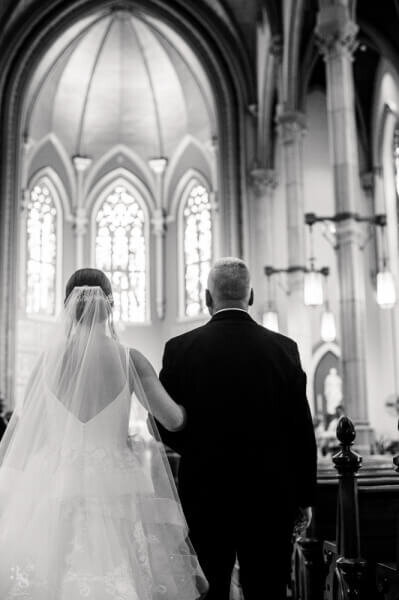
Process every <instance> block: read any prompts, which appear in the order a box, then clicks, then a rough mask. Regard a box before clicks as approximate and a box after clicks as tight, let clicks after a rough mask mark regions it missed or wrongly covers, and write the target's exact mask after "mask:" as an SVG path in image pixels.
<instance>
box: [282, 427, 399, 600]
mask: <svg viewBox="0 0 399 600" xmlns="http://www.w3.org/2000/svg"><path fill="white" fill-rule="evenodd" d="M355 437H356V432H355V429H354V426H353V424H352V422H351V421H350V419H349V418H347V417H342V418H341V419H340V421H339V424H338V428H337V438H338V440H339V442H340V449H339V451H338V452H337V453H336V454H335V455H334V456H333V457H332V463H333V468H328V467H327V466H326V465H324V466H323V467H321V468H320V469H319V476H318V498H317V501H316V506H315V507H314V519H313V522H312V525H311V527H310V528H309V530H308V532H307V536H309V537H302V538H298V539H297V540H295V543H294V553H293V567H292V596H293V598H295V599H296V600H355V599H356V600H398V599H399V478H398V477H397V476H395V474H394V472H393V470H392V464H391V463H390V461H389V460H387V459H386V458H384V457H380V456H378V457H376V456H374V457H373V456H367V457H365V458H364V462H363V461H362V458H361V457H360V456H359V455H358V454H357V453H356V452H355V451H354V450H353V443H354V441H355ZM393 460H394V466H395V470H396V471H397V472H398V473H399V455H398V456H396V457H394V459H393ZM334 471H335V473H334ZM334 523H335V526H334Z"/></svg>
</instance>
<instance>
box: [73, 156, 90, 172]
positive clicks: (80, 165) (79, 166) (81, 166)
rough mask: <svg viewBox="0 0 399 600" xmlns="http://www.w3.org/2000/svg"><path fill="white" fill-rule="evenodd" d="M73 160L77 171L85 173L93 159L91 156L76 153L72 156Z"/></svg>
mask: <svg viewBox="0 0 399 600" xmlns="http://www.w3.org/2000/svg"><path fill="white" fill-rule="evenodd" d="M72 162H73V166H74V167H75V170H76V171H77V173H84V172H85V171H87V169H88V168H89V167H90V165H91V163H92V162H93V159H92V158H90V156H79V155H78V154H75V156H72Z"/></svg>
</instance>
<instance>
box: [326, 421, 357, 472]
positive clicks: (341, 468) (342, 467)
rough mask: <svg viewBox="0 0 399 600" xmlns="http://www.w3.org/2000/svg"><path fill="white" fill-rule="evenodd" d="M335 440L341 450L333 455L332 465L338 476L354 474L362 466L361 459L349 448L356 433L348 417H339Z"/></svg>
mask: <svg viewBox="0 0 399 600" xmlns="http://www.w3.org/2000/svg"><path fill="white" fill-rule="evenodd" d="M337 438H338V440H339V442H340V446H341V449H340V450H339V451H338V452H337V453H336V454H334V456H333V459H332V460H333V463H334V465H335V468H336V469H337V471H338V473H339V474H340V475H344V474H349V473H352V474H354V473H356V472H357V471H358V470H359V469H360V467H361V465H362V457H361V456H359V454H357V453H356V452H354V451H353V450H352V448H351V446H352V445H353V442H354V441H355V438H356V431H355V428H354V426H353V423H352V421H351V420H350V419H349V417H341V418H340V420H339V421H338V425H337Z"/></svg>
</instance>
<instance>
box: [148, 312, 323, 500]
mask: <svg viewBox="0 0 399 600" xmlns="http://www.w3.org/2000/svg"><path fill="white" fill-rule="evenodd" d="M160 380H161V382H162V383H163V385H164V387H165V388H166V390H167V391H168V392H169V394H170V395H171V396H172V398H173V399H174V400H175V401H176V402H177V403H178V404H181V405H183V406H184V408H185V409H186V412H187V422H186V426H185V428H184V429H183V430H181V431H179V432H168V431H167V430H166V429H164V428H163V427H162V426H161V425H160V424H159V423H157V425H158V428H159V432H160V435H161V438H162V440H163V442H164V443H165V444H166V445H168V446H169V447H171V448H172V449H173V450H176V451H177V452H178V453H179V454H181V462H180V469H179V488H180V493H181V494H182V493H184V494H185V495H186V496H187V493H188V495H190V490H192V492H193V494H198V491H199V490H201V491H202V492H203V493H206V492H204V490H207V489H208V490H209V492H210V493H212V494H215V492H216V493H220V494H222V495H223V494H224V493H225V492H226V493H231V487H232V486H235V488H236V489H238V490H246V493H248V486H251V485H252V486H255V489H259V488H260V487H263V488H264V485H266V487H267V488H269V490H270V494H271V495H274V496H277V497H279V498H281V500H284V499H285V500H287V501H288V502H289V503H290V505H295V506H309V505H312V503H313V502H314V496H315V487H316V463H317V458H316V457H317V452H316V443H315V436H314V430H313V423H312V418H311V414H310V410H309V405H308V402H307V399H306V375H305V373H304V372H303V370H302V368H301V364H300V358H299V353H298V348H297V345H296V343H295V342H294V341H293V340H291V339H289V338H288V337H285V336H283V335H280V334H278V333H274V332H272V331H269V330H268V329H266V328H264V327H262V326H260V325H258V324H257V323H256V322H255V321H254V320H253V319H252V318H251V317H250V316H249V315H248V314H247V313H246V312H244V311H237V310H226V311H222V312H219V313H217V314H216V315H214V316H213V317H212V319H211V320H210V321H209V322H208V323H207V324H206V325H204V326H202V327H199V328H197V329H194V330H193V331H190V332H188V333H185V334H183V335H180V336H178V337H176V338H173V339H171V340H170V341H169V342H167V344H166V346H165V352H164V357H163V366H162V371H161V373H160Z"/></svg>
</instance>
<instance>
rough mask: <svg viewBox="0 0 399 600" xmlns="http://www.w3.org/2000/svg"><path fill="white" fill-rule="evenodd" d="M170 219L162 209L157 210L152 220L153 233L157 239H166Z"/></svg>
mask: <svg viewBox="0 0 399 600" xmlns="http://www.w3.org/2000/svg"><path fill="white" fill-rule="evenodd" d="M167 223H168V219H167V217H166V215H165V211H164V210H163V209H162V208H156V209H155V210H154V213H153V217H152V219H151V225H152V233H153V234H154V235H155V237H164V235H165V234H166V229H167Z"/></svg>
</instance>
